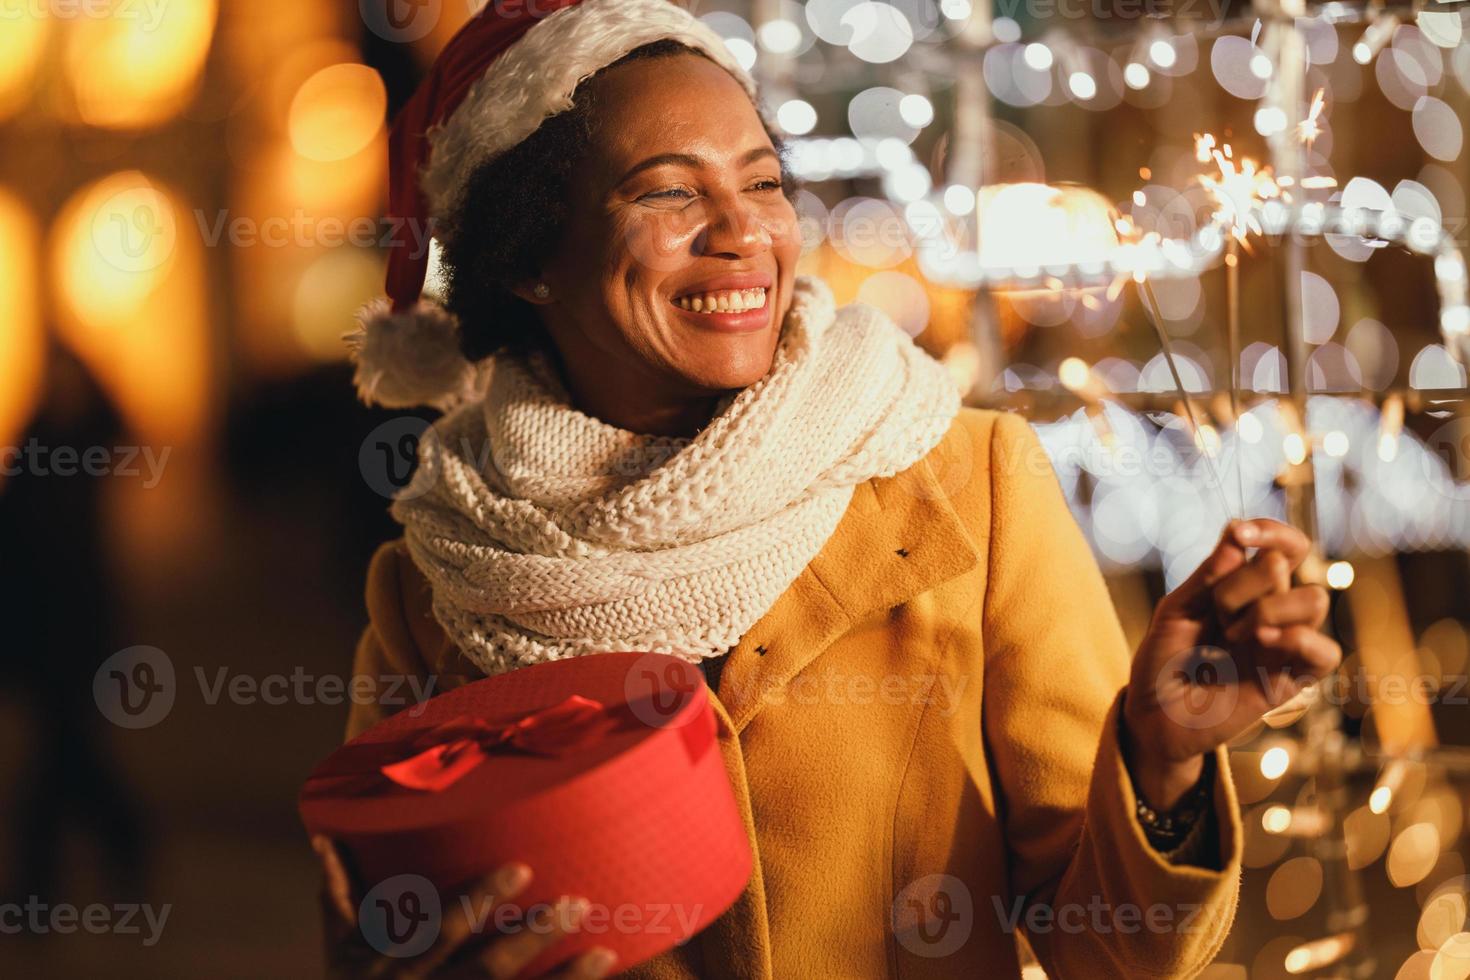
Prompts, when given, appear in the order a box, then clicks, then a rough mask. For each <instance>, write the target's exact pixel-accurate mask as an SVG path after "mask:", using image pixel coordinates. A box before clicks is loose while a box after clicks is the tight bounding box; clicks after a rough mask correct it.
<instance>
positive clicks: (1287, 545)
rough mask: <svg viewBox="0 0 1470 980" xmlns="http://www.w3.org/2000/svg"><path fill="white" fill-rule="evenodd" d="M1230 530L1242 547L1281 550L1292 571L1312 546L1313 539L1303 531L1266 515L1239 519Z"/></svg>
mask: <svg viewBox="0 0 1470 980" xmlns="http://www.w3.org/2000/svg"><path fill="white" fill-rule="evenodd" d="M1228 532H1229V533H1230V535H1231V536H1232V537H1233V538H1234V540H1235V541H1237V542H1238V543H1239V544H1240V545H1241V546H1242V547H1245V548H1260V549H1262V550H1266V549H1270V550H1272V551H1279V552H1281V553H1282V554H1283V555H1285V556H1286V560H1287V563H1288V566H1289V570H1290V571H1295V570H1296V569H1297V567H1298V566H1299V565H1301V563H1302V562H1303V561H1305V560H1306V558H1307V553H1308V552H1309V551H1310V550H1311V547H1312V542H1311V539H1310V538H1308V537H1307V536H1306V535H1305V534H1304V533H1302V532H1301V531H1299V530H1297V529H1296V528H1294V527H1292V526H1291V525H1290V524H1283V523H1281V522H1280V521H1273V520H1271V519H1270V518H1266V517H1261V518H1257V519H1255V520H1251V521H1238V522H1236V523H1234V524H1232V525H1231V526H1230V528H1229V529H1228Z"/></svg>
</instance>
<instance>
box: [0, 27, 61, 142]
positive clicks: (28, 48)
mask: <svg viewBox="0 0 1470 980" xmlns="http://www.w3.org/2000/svg"><path fill="white" fill-rule="evenodd" d="M0 13H3V14H4V17H3V20H4V29H3V30H0V119H3V118H4V117H6V116H9V115H11V114H12V113H14V112H15V111H16V110H17V109H19V108H20V107H21V106H22V105H24V104H25V101H26V99H28V98H29V97H30V94H31V88H32V84H33V81H34V79H35V75H36V68H37V66H38V65H40V63H41V55H43V54H44V53H45V51H46V39H47V37H48V36H49V35H50V28H51V21H50V19H49V18H48V17H47V16H46V13H45V10H44V8H42V9H41V10H39V11H34V10H29V9H27V8H25V7H22V8H21V9H19V10H13V11H5V10H4V9H3V7H0Z"/></svg>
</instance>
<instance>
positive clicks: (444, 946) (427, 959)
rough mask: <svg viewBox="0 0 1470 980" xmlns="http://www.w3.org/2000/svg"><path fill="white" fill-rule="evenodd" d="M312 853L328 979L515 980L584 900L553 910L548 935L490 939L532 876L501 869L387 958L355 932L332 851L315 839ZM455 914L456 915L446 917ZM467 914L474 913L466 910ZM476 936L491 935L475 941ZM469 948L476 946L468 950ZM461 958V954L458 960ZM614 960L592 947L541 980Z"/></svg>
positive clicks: (345, 880)
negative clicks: (417, 941) (413, 949)
mask: <svg viewBox="0 0 1470 980" xmlns="http://www.w3.org/2000/svg"><path fill="white" fill-rule="evenodd" d="M311 845H312V848H313V849H314V850H315V851H316V852H317V855H318V857H320V859H321V862H322V871H323V875H324V881H323V886H322V913H323V917H324V919H325V924H326V934H327V960H328V965H329V971H330V975H331V976H333V977H342V978H348V977H351V978H373V980H377V978H393V980H416V978H419V977H442V978H445V980H449V978H454V977H464V978H469V977H479V978H484V977H492V978H495V980H505V978H510V977H514V976H515V975H516V974H517V973H519V972H520V971H521V970H522V969H524V968H525V966H526V964H528V963H530V962H531V961H532V960H533V959H535V958H536V957H537V956H539V955H540V954H541V952H542V951H543V950H545V949H546V948H548V947H550V946H552V945H554V944H555V943H557V942H558V941H559V940H561V939H562V938H564V937H565V936H566V935H567V934H568V931H569V930H571V929H572V928H574V927H575V926H576V924H577V923H578V921H580V919H581V917H582V916H583V915H585V914H586V906H587V902H586V900H585V899H580V898H572V899H569V900H567V903H566V904H565V905H564V906H562V907H560V908H559V909H558V913H559V914H557V915H555V916H554V917H553V918H554V922H553V924H552V925H551V927H550V928H549V929H544V930H540V929H526V928H522V929H518V930H516V931H514V932H509V933H505V934H498V933H496V932H495V919H496V914H495V913H496V911H497V910H498V909H499V908H500V907H501V906H502V905H504V904H505V902H506V901H507V900H509V899H511V898H514V897H515V896H516V895H518V894H520V892H521V891H522V890H524V889H525V887H526V885H527V884H529V883H530V881H531V869H530V868H528V867H526V866H525V865H524V864H508V865H505V866H504V867H502V868H499V869H497V870H496V871H495V872H494V873H492V874H491V875H489V876H488V877H487V878H486V879H485V880H484V881H483V882H481V883H480V884H479V885H478V886H477V887H475V888H474V889H472V890H471V891H470V892H468V893H466V894H465V895H463V896H457V897H456V899H455V900H453V901H445V902H443V903H442V907H443V909H444V915H443V921H442V922H441V923H440V928H439V934H438V936H437V937H436V938H435V940H434V942H433V944H432V945H431V946H429V948H428V949H426V950H425V951H424V952H422V953H420V954H419V955H417V956H407V957H394V956H388V955H386V954H385V953H382V952H381V951H379V950H377V949H374V948H373V947H372V946H371V945H370V944H369V943H368V942H367V940H366V939H365V938H364V937H363V934H362V930H361V929H359V928H358V921H357V908H358V902H359V901H361V896H360V894H359V893H358V890H357V888H356V887H355V885H354V883H353V881H352V877H351V875H350V874H348V872H347V868H346V865H345V864H344V863H343V861H342V857H341V854H340V853H339V852H338V850H337V846H336V844H335V843H334V842H333V841H332V840H331V838H329V837H324V836H320V835H318V836H316V837H313V838H312V841H311ZM451 909H458V910H459V913H458V914H455V913H452V912H451ZM471 910H473V912H472V911H471ZM481 930H485V931H489V932H491V933H492V934H493V935H492V937H491V938H490V939H489V940H488V941H484V942H478V940H479V939H480V936H479V932H480V931H481ZM472 942H477V943H478V944H477V946H476V948H474V949H470V946H471V944H472ZM461 953H463V955H459V954H461ZM615 960H616V957H615V956H614V954H613V953H612V951H611V950H609V949H607V948H605V947H601V946H598V947H595V948H593V949H590V950H588V951H587V952H585V953H583V954H582V955H581V956H578V957H577V958H576V959H574V960H572V961H571V962H570V963H568V964H567V965H566V966H565V967H563V968H562V969H561V970H559V971H557V972H556V973H554V974H549V975H548V980H594V978H597V977H604V976H607V975H608V974H609V973H610V972H612V969H613V965H614V962H615Z"/></svg>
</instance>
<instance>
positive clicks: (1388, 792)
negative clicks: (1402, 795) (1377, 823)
mask: <svg viewBox="0 0 1470 980" xmlns="http://www.w3.org/2000/svg"><path fill="white" fill-rule="evenodd" d="M1406 769H1407V767H1406V766H1405V765H1404V761H1403V760H1402V759H1392V760H1390V761H1389V762H1388V763H1387V764H1386V765H1385V766H1384V767H1383V772H1382V773H1380V774H1379V776H1378V782H1377V783H1376V784H1375V785H1374V787H1373V792H1372V793H1370V794H1368V809H1369V810H1371V811H1372V812H1373V813H1387V812H1388V808H1389V805H1390V804H1391V803H1392V802H1393V795H1394V793H1396V792H1397V791H1398V788H1399V786H1400V785H1401V784H1402V783H1403V781H1404V773H1405V771H1406Z"/></svg>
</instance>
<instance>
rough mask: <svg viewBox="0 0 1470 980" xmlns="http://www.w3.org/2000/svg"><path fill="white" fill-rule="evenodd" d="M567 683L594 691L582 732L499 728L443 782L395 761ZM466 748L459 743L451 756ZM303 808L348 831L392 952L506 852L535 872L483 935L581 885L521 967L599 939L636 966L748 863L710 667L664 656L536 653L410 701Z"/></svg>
mask: <svg viewBox="0 0 1470 980" xmlns="http://www.w3.org/2000/svg"><path fill="white" fill-rule="evenodd" d="M573 696H577V697H578V698H585V699H590V700H591V701H592V702H596V708H595V709H588V708H587V706H586V703H585V702H578V703H579V704H581V705H582V707H583V711H582V714H583V715H584V716H586V717H587V719H588V723H587V724H586V725H583V726H582V727H583V730H582V731H581V734H580V741H579V743H578V744H575V745H571V746H570V747H568V746H565V745H563V746H560V747H553V749H548V748H547V746H546V745H539V746H538V745H535V744H530V747H529V748H523V747H518V746H517V745H516V744H513V741H514V740H512V742H509V743H508V742H504V741H497V740H496V739H495V738H491V739H490V740H489V741H487V742H485V743H484V744H483V745H480V746H475V747H474V748H472V749H471V750H470V752H469V753H468V755H471V756H473V760H474V761H473V764H472V765H469V766H466V767H462V771H461V772H460V774H458V775H457V778H453V779H452V781H449V782H448V784H447V785H443V786H440V787H438V788H433V789H424V788H409V786H405V785H400V783H398V782H396V781H395V780H394V779H392V778H389V776H388V775H387V774H385V772H384V768H385V767H390V768H391V767H393V766H394V765H395V764H398V763H402V762H404V761H405V760H408V759H411V758H415V757H418V758H423V757H424V755H425V754H426V750H427V754H433V753H434V751H435V750H436V747H442V746H444V745H446V744H451V743H452V744H453V745H457V746H460V747H461V748H462V747H463V745H464V743H463V742H454V741H453V738H452V737H451V735H446V734H444V733H445V732H446V731H450V732H456V733H463V731H465V730H466V726H467V725H473V726H474V727H475V730H478V731H481V732H505V731H509V730H511V727H512V726H516V725H517V723H520V725H521V727H524V726H526V725H527V724H531V726H532V727H533V728H534V727H535V723H536V721H537V719H538V718H540V719H541V720H542V721H543V722H544V721H546V720H547V716H548V715H551V714H555V713H556V711H557V709H558V706H562V707H563V708H564V707H565V706H566V705H568V704H570V703H571V702H568V701H567V699H568V698H572V697H573ZM556 727H557V726H556V725H555V724H551V725H546V726H543V727H542V729H541V731H543V732H545V731H547V730H549V729H553V728H556ZM573 735H574V736H575V735H576V733H573ZM555 739H556V736H555V735H553V736H552V741H555ZM534 741H535V740H534V739H532V740H530V742H531V743H534ZM543 741H545V739H543ZM563 741H565V739H563ZM528 744H529V743H528ZM465 756H466V753H464V752H462V751H461V752H456V751H455V750H453V749H450V750H448V753H447V755H446V758H451V759H458V760H459V762H461V763H463V762H464V761H465ZM436 758H437V757H436ZM394 771H395V772H396V771H397V770H394ZM300 810H301V817H302V821H303V823H305V825H306V828H307V830H308V831H309V832H310V833H313V834H326V835H328V836H330V837H332V838H334V839H336V840H337V841H338V843H339V845H342V846H345V848H346V850H347V852H348V855H349V857H350V861H351V866H352V871H353V873H354V876H355V877H356V879H357V882H358V884H359V886H360V888H361V890H362V893H361V894H360V895H359V898H360V899H361V902H360V905H359V909H358V916H359V922H360V925H361V929H362V932H363V935H364V937H365V938H366V939H367V940H368V941H369V942H370V943H371V944H372V945H373V946H375V947H376V948H377V949H378V950H379V951H380V952H384V953H386V954H388V955H390V956H400V957H407V956H413V955H416V954H417V953H418V952H420V951H422V950H423V949H426V948H427V947H428V946H429V944H431V943H432V942H433V940H434V938H435V937H436V936H437V935H438V931H439V927H440V923H441V922H442V921H443V918H444V917H445V916H448V915H451V914H453V915H459V914H461V910H460V908H459V905H460V901H459V898H458V896H459V895H460V893H461V892H462V891H465V890H468V889H469V888H470V887H472V886H473V885H474V884H475V883H476V882H477V881H479V880H480V879H482V878H483V877H484V876H485V875H487V874H489V873H490V872H491V871H493V870H494V869H496V868H498V867H500V866H501V865H503V864H505V863H507V862H510V861H521V862H524V863H525V864H527V865H529V866H530V867H531V869H532V874H533V877H532V880H531V883H530V884H529V885H528V886H527V887H526V889H525V890H523V891H522V893H521V894H520V895H517V896H515V897H514V898H512V899H509V900H508V907H507V909H506V910H504V911H500V912H492V911H490V910H489V909H488V907H486V908H480V909H472V910H471V920H472V922H477V923H482V925H481V926H480V928H482V929H483V930H484V932H485V934H487V935H490V936H493V934H494V933H495V932H497V931H498V929H499V927H504V926H507V925H510V926H511V927H512V928H514V927H517V926H514V925H513V924H514V923H516V922H520V923H521V924H520V925H519V926H518V927H519V928H546V927H548V926H549V924H550V921H551V914H552V912H551V910H552V906H553V905H554V903H555V902H556V901H557V900H558V899H559V898H562V897H564V896H572V895H575V896H582V897H584V898H586V899H587V900H588V901H589V902H590V903H591V904H590V906H589V909H588V911H587V913H586V914H585V916H584V917H583V920H582V924H581V925H580V927H578V928H577V929H576V930H575V931H574V933H573V934H572V935H570V936H568V937H567V938H565V939H563V940H562V941H561V942H559V943H557V944H555V945H554V946H553V947H551V948H550V949H549V950H547V951H546V952H545V953H544V954H542V956H540V957H538V958H537V960H536V961H534V962H533V963H531V964H530V965H529V966H528V967H527V969H526V970H524V971H523V972H522V973H521V974H520V976H522V977H534V976H539V975H541V974H543V973H545V972H548V971H549V970H551V969H552V968H554V967H555V966H557V965H558V964H560V963H562V962H564V961H565V960H567V959H570V958H571V957H573V956H575V955H577V954H578V953H580V952H583V951H585V950H587V949H590V948H592V947H594V946H606V947H608V948H610V949H612V950H613V951H614V952H615V953H617V955H618V963H617V966H616V967H615V970H623V969H627V968H630V967H632V966H634V965H636V964H638V963H641V962H643V961H645V960H647V959H649V958H651V957H653V956H655V955H657V954H659V953H661V952H663V951H665V950H667V949H670V948H672V947H673V946H675V945H677V944H679V943H682V942H684V941H685V940H687V939H688V938H690V937H691V936H693V935H694V934H695V933H697V932H699V931H700V930H701V929H703V928H704V927H705V926H707V925H708V924H709V923H710V922H712V921H714V919H715V918H717V917H718V916H719V915H720V914H721V913H722V912H724V911H725V909H727V908H728V907H729V906H730V905H731V904H732V903H734V901H735V900H736V899H737V898H738V897H739V896H740V893H741V892H742V891H743V890H744V888H745V885H746V883H747V881H748V880H749V878H750V873H751V861H752V858H751V851H750V845H749V841H748V839H747V837H746V832H745V828H744V825H743V823H742V821H741V818H740V814H739V811H738V809H737V807H736V805H735V798H734V794H733V792H732V791H731V788H730V783H729V777H728V775H727V774H726V771H725V766H724V761H723V759H722V757H721V753H720V750H719V745H718V743H717V738H716V720H715V716H714V711H713V709H712V708H711V706H710V703H709V691H708V688H707V687H706V686H705V684H704V678H703V675H702V674H701V672H700V671H699V669H698V668H697V667H694V666H693V665H691V664H688V663H686V662H685V661H683V660H680V659H678V658H675V657H669V656H664V655H661V654H652V653H604V654H593V655H589V656H583V657H577V658H573V659H569V660H561V661H554V662H551V663H544V664H537V665H534V666H531V667H525V668H522V669H519V670H514V671H511V672H509V673H506V674H502V675H499V676H496V677H490V678H486V679H484V680H480V681H475V682H473V683H470V684H467V685H464V686H463V687H460V688H457V689H455V690H453V691H450V692H448V693H446V694H442V695H439V696H438V697H434V698H431V699H429V700H428V701H426V702H423V703H421V704H418V705H415V706H413V707H411V708H408V709H405V710H403V711H400V712H399V713H397V714H395V715H393V716H391V717H389V718H386V719H384V720H383V721H382V722H380V723H379V724H377V725H375V726H373V727H372V728H370V729H369V730H367V731H365V732H363V733H362V734H361V735H359V736H358V737H357V738H354V739H353V740H351V741H350V742H348V743H347V744H345V745H343V746H342V747H341V748H339V749H338V750H337V751H335V752H334V753H332V755H330V756H329V757H327V759H325V760H324V761H323V762H322V763H321V764H319V765H318V766H317V767H316V769H315V770H313V771H312V773H311V775H310V777H309V778H308V780H307V782H306V785H305V787H304V788H303V790H302V792H301V799H300ZM446 903H450V904H448V905H446ZM518 914H519V916H518ZM501 917H504V918H501Z"/></svg>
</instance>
